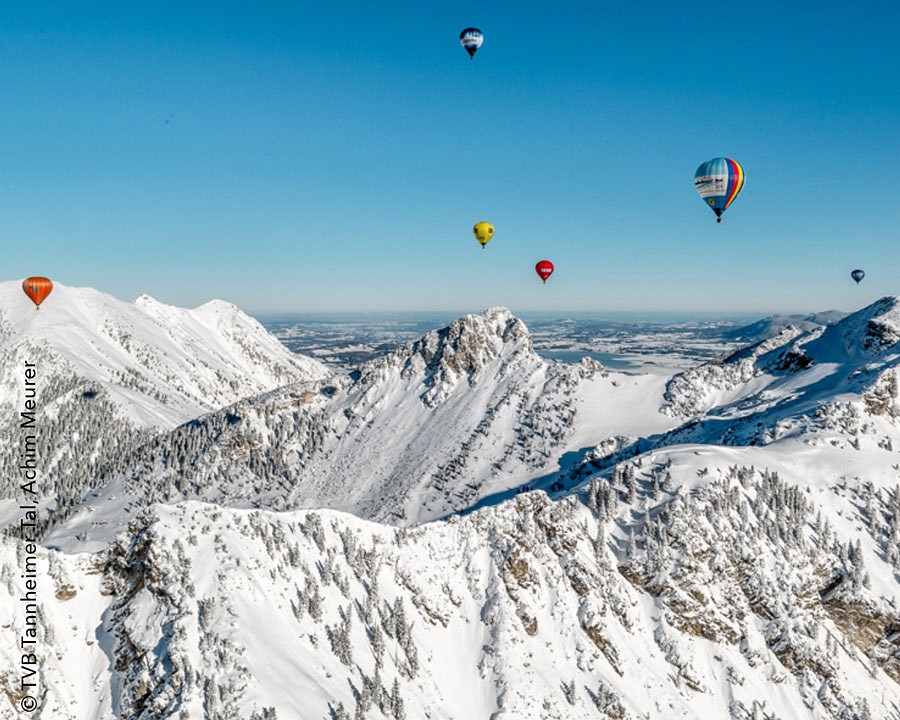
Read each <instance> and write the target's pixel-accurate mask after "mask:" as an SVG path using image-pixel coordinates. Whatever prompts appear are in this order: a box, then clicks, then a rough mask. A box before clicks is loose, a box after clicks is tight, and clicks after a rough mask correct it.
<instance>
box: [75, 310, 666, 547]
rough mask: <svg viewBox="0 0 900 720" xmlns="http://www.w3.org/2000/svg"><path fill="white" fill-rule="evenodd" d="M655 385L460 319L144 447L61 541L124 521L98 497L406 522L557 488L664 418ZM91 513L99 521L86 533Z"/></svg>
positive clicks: (488, 323)
mask: <svg viewBox="0 0 900 720" xmlns="http://www.w3.org/2000/svg"><path fill="white" fill-rule="evenodd" d="M665 380H666V378H665V377H661V376H656V375H627V374H623V373H614V372H610V371H609V370H607V369H605V368H604V367H603V366H601V365H600V364H598V363H596V362H594V361H592V360H584V361H583V362H581V363H580V364H577V365H568V364H565V363H562V362H558V361H547V360H544V359H543V358H541V357H540V356H538V355H537V354H536V353H535V352H534V350H533V349H532V346H531V340H530V337H529V334H528V330H527V328H526V327H525V325H524V324H523V323H522V321H521V320H519V319H518V318H516V317H514V316H513V315H512V314H511V313H510V312H509V311H508V310H505V309H493V310H488V311H485V312H484V313H482V314H480V315H468V316H466V317H463V318H460V319H459V320H456V321H454V322H453V323H451V324H450V325H449V326H448V327H447V328H444V329H442V330H439V331H432V332H430V333H427V334H426V335H425V336H423V337H422V338H421V339H420V340H418V341H416V342H414V343H410V344H408V345H405V346H403V347H401V348H399V349H398V350H396V351H395V352H393V353H391V354H389V355H387V356H384V357H381V358H377V359H375V360H372V361H370V362H368V363H366V364H364V365H362V366H360V367H359V368H358V369H357V370H356V371H355V372H353V373H351V374H350V375H349V376H343V377H338V378H331V379H329V380H327V381H322V382H320V383H318V384H317V385H315V386H312V385H308V384H305V385H302V386H289V387H286V388H283V389H280V390H276V391H274V392H271V393H268V394H266V395H264V396H262V397H259V398H254V399H251V400H247V401H244V402H240V403H236V404H235V405H232V406H229V407H228V408H226V409H224V410H222V411H220V412H217V413H212V414H210V415H207V416H204V417H202V418H199V419H197V420H195V421H193V422H191V423H188V424H186V425H183V426H181V427H179V428H177V429H176V430H174V431H172V432H171V433H168V434H166V435H162V436H159V437H156V438H154V439H153V440H152V441H151V442H148V443H146V444H145V445H143V446H142V447H140V448H139V449H138V450H136V451H135V452H134V453H133V454H132V455H131V456H130V458H129V459H128V460H127V462H126V463H124V465H122V466H120V467H118V468H115V473H114V474H111V475H110V476H109V477H108V478H107V481H108V483H109V484H108V487H107V489H106V490H105V491H104V492H103V493H101V494H99V495H98V496H97V497H92V498H90V499H89V501H88V502H87V503H86V504H85V506H84V507H83V508H82V509H81V510H80V511H79V513H78V514H77V517H76V518H75V519H74V520H73V523H72V524H71V525H70V526H69V527H68V529H67V530H66V531H65V532H66V534H67V536H68V537H72V536H73V533H72V532H71V531H72V530H73V529H75V533H74V534H78V535H83V534H87V535H91V534H92V533H93V534H94V535H98V536H101V537H105V536H107V535H108V534H109V532H110V530H112V529H115V527H116V525H115V520H116V519H118V520H119V521H120V522H122V521H123V518H122V517H121V516H120V515H118V507H119V505H118V503H117V502H113V501H112V500H111V498H112V496H115V497H117V498H119V501H118V502H121V501H122V498H125V497H127V498H128V503H129V504H130V505H131V506H132V507H133V508H137V507H140V506H141V505H146V504H147V503H149V502H152V501H153V500H165V501H174V500H176V499H178V498H181V497H185V498H202V499H206V500H213V501H215V502H220V503H223V504H227V505H230V506H237V507H268V508H276V509H289V508H297V507H312V508H318V507H328V508H333V509H338V510H345V511H348V512H352V513H354V514H356V515H358V516H361V517H366V518H370V519H377V520H382V521H387V522H391V523H396V524H410V523H415V522H420V521H422V520H429V519H434V518H438V517H444V516H446V515H448V514H450V513H453V512H459V511H463V510H467V509H470V508H472V507H473V506H476V505H477V504H478V503H479V502H497V501H499V500H500V499H502V498H504V497H508V496H510V495H512V494H514V492H515V491H516V490H518V489H522V488H537V487H543V488H545V489H548V490H549V489H551V487H552V488H553V489H554V490H561V489H562V488H559V487H554V486H553V481H554V477H555V476H556V475H557V474H558V473H559V472H560V470H561V469H567V468H568V467H570V466H572V465H574V464H577V463H578V462H580V460H581V457H582V455H583V454H584V452H585V451H586V450H588V449H590V448H593V447H594V445H596V443H597V442H598V439H599V440H602V439H606V438H613V437H614V436H626V437H628V438H632V439H634V438H637V437H641V436H644V435H646V434H648V433H655V432H660V431H663V430H665V429H668V428H670V427H673V426H675V425H676V424H677V420H675V419H673V418H671V417H668V416H666V415H663V414H661V413H660V412H659V406H660V404H661V402H662V393H663V389H664V385H665ZM611 441H612V442H616V441H615V440H611ZM620 441H621V438H620ZM100 520H103V521H106V522H108V523H110V525H109V526H104V528H103V530H102V531H96V530H92V529H91V528H92V527H95V528H96V525H95V524H96V523H97V522H98V521H100Z"/></svg>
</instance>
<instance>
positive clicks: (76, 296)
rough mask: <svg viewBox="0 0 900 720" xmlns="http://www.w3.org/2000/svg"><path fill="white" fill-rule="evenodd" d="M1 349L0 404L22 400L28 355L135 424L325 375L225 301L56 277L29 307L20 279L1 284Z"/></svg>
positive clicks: (170, 420)
mask: <svg viewBox="0 0 900 720" xmlns="http://www.w3.org/2000/svg"><path fill="white" fill-rule="evenodd" d="M0 353H2V365H0V367H2V368H3V375H2V377H0V405H9V404H13V405H16V404H20V400H21V397H22V394H21V392H20V390H21V385H22V378H21V375H22V373H21V372H20V369H21V368H22V365H23V363H24V361H25V360H29V361H31V362H34V363H36V364H37V369H38V372H39V373H41V376H42V377H44V378H46V377H50V376H53V377H58V376H61V375H63V374H64V373H67V374H68V375H70V376H71V377H73V378H75V379H77V381H79V382H81V383H83V384H90V385H91V386H92V387H93V388H94V390H95V392H97V393H99V392H105V393H106V394H107V395H108V396H109V399H110V400H111V401H112V403H113V404H114V405H115V407H116V409H117V411H118V414H119V415H120V416H121V417H122V418H127V419H128V420H131V421H132V422H133V423H134V424H135V425H137V426H138V427H166V428H171V427H175V426H176V425H179V424H181V423H183V422H185V421H187V420H190V419H191V418H194V417H197V416H198V415H202V414H204V413H207V412H210V411H211V410H216V409H218V408H220V407H224V406H225V405H229V404H231V403H233V402H236V401H237V400H240V399H242V398H246V397H250V396H253V395H258V394H259V393H262V392H265V391H267V390H271V389H273V388H276V387H280V386H282V385H287V384H289V383H292V382H297V381H299V380H318V379H321V378H324V377H327V376H328V375H329V374H330V373H329V371H327V370H326V369H325V368H324V367H323V366H322V365H321V364H320V363H318V362H316V361H315V360H312V359H310V358H305V357H302V356H299V355H296V354H294V353H292V352H290V351H289V350H288V349H287V348H285V347H284V346H283V345H282V344H281V343H280V342H278V340H276V339H275V338H274V337H272V336H271V335H270V334H269V333H268V332H266V330H265V329H264V328H263V327H262V325H260V324H259V323H258V322H257V321H256V320H254V319H253V318H251V317H249V316H248V315H245V314H244V313H243V312H241V311H240V310H239V309H238V308H236V307H235V306H234V305H231V304H230V303H226V302H222V301H221V300H213V301H211V302H208V303H206V304H205V305H201V306H200V307H198V308H195V309H193V310H188V309H184V308H177V307H173V306H171V305H164V304H163V303H160V302H157V301H156V300H154V299H153V298H151V297H149V296H148V295H141V296H140V297H139V298H138V299H137V300H135V301H134V302H132V303H126V302H124V301H122V300H119V299H117V298H114V297H112V296H111V295H107V294H105V293H101V292H99V291H97V290H94V289H93V288H75V287H68V286H66V285H63V284H62V283H55V284H54V287H53V292H52V294H51V295H50V297H49V298H48V299H47V300H46V301H45V302H44V304H43V305H42V306H41V308H40V310H37V311H36V310H35V308H34V306H33V305H32V303H31V301H30V300H29V299H28V298H27V297H26V296H25V294H24V293H23V292H22V287H21V283H19V282H17V281H8V282H2V283H0ZM47 400H48V399H47V398H44V399H43V402H44V404H46V402H47Z"/></svg>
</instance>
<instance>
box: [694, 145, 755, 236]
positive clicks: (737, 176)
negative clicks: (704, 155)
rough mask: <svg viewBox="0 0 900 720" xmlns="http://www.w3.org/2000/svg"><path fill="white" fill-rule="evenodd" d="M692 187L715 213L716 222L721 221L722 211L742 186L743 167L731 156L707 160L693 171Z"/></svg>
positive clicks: (732, 200)
mask: <svg viewBox="0 0 900 720" xmlns="http://www.w3.org/2000/svg"><path fill="white" fill-rule="evenodd" d="M694 187H695V188H696V189H697V192H698V193H699V194H700V197H701V198H703V201H704V202H705V203H706V204H707V205H709V206H710V207H711V208H712V211H713V212H714V213H715V214H716V222H722V213H723V212H725V211H726V210H727V209H728V207H729V205H731V203H733V202H734V199H735V198H736V197H737V196H738V193H739V192H740V191H741V188H743V187H744V168H742V167H741V165H740V163H739V162H738V161H737V160H732V159H731V158H723V157H720V158H713V159H712V160H707V161H706V162H705V163H703V164H702V165H701V166H700V167H698V168H697V172H695V173H694Z"/></svg>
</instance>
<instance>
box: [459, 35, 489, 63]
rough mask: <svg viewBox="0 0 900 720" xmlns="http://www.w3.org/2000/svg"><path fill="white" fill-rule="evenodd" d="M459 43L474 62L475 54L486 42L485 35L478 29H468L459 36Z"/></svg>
mask: <svg viewBox="0 0 900 720" xmlns="http://www.w3.org/2000/svg"><path fill="white" fill-rule="evenodd" d="M459 42H460V43H461V44H462V46H463V47H464V48H465V49H466V52H467V53H469V60H474V59H475V53H476V52H477V51H478V48H480V47H481V43H483V42H484V34H483V33H482V32H481V30H479V29H478V28H471V27H470V28H466V29H465V30H463V31H462V32H461V33H460V34H459Z"/></svg>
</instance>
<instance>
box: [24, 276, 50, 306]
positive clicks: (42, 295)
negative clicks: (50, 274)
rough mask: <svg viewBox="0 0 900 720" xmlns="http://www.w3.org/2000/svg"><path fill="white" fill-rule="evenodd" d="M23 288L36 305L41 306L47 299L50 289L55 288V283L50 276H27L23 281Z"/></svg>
mask: <svg viewBox="0 0 900 720" xmlns="http://www.w3.org/2000/svg"><path fill="white" fill-rule="evenodd" d="M22 289H23V290H24V291H25V294H26V295H27V296H28V297H30V298H31V302H33V303H34V305H35V307H37V308H39V307H40V306H41V303H42V302H44V300H46V299H47V296H48V295H49V294H50V291H51V290H53V283H52V282H51V281H50V279H49V278H45V277H38V276H35V277H30V278H25V279H24V280H23V281H22Z"/></svg>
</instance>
